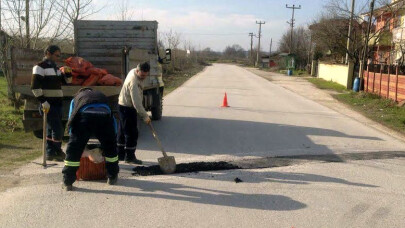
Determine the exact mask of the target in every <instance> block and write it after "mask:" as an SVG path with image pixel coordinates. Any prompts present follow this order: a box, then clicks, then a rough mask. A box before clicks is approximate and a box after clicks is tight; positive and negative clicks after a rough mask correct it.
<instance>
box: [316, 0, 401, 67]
mask: <svg viewBox="0 0 405 228" xmlns="http://www.w3.org/2000/svg"><path fill="white" fill-rule="evenodd" d="M348 3H349V2H347V1H339V0H329V2H328V3H327V4H326V5H325V12H324V13H323V15H321V17H320V18H319V19H318V20H316V21H315V22H314V23H313V24H312V25H311V26H310V29H311V31H312V34H313V40H314V42H315V44H316V48H317V50H319V51H323V52H330V53H331V57H332V58H334V59H335V61H338V62H339V58H341V57H342V56H344V55H346V53H347V54H348V56H349V58H350V59H351V60H352V61H354V62H355V63H359V60H360V59H361V58H362V52H363V49H364V48H365V44H366V43H367V44H368V45H369V46H372V47H375V46H376V45H377V44H378V43H379V42H380V41H382V40H383V39H384V37H386V35H387V34H388V33H389V30H390V29H389V28H390V26H392V23H396V22H395V20H396V18H395V15H396V14H397V12H398V10H400V8H399V7H397V6H395V4H391V3H390V2H389V1H388V0H379V1H377V3H376V7H377V10H376V11H375V15H374V17H373V19H372V31H371V34H370V36H369V39H368V40H367V42H365V39H364V38H365V37H366V32H367V24H368V17H369V15H368V13H367V11H368V10H369V9H368V3H369V1H363V4H358V5H357V8H356V9H355V12H354V18H355V20H354V25H353V28H352V29H353V30H352V36H351V37H349V39H350V41H351V44H352V47H351V48H349V49H348V48H347V44H346V41H347V39H348V36H347V31H348V27H349V26H348V25H349V18H350V6H349V5H348ZM382 14H386V15H391V16H390V17H388V18H384V20H386V21H387V22H388V23H385V24H384V25H383V26H380V27H377V26H376V24H377V19H378V17H379V16H380V15H382ZM376 15H377V16H376ZM332 24H333V26H331V25H332ZM380 24H381V23H380ZM372 51H373V48H370V49H369V51H368V53H366V55H367V56H370V55H371V53H372Z"/></svg>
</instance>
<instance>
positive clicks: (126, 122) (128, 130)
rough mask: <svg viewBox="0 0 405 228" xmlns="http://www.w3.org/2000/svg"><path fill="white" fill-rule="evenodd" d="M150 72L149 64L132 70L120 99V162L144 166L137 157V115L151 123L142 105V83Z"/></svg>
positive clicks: (118, 139)
mask: <svg viewBox="0 0 405 228" xmlns="http://www.w3.org/2000/svg"><path fill="white" fill-rule="evenodd" d="M149 71H150V65H149V63H148V62H145V63H142V64H139V65H138V66H137V67H136V68H135V69H132V70H131V71H130V72H129V73H128V75H127V77H126V79H125V82H124V85H123V86H122V89H121V93H120V96H119V98H118V111H119V117H120V124H119V125H118V126H119V127H118V135H117V150H118V159H119V160H120V161H123V160H125V162H127V163H133V164H142V161H141V160H138V159H137V158H136V156H135V150H136V145H137V141H138V126H137V115H139V116H140V118H141V119H142V120H143V121H144V122H145V123H146V124H149V123H150V122H151V119H150V118H149V115H148V113H147V112H146V111H145V108H144V107H143V104H142V99H143V86H142V81H143V80H144V79H145V78H146V77H147V76H148V75H149Z"/></svg>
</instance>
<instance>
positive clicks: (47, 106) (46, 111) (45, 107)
mask: <svg viewBox="0 0 405 228" xmlns="http://www.w3.org/2000/svg"><path fill="white" fill-rule="evenodd" d="M49 109H51V105H50V104H49V103H48V101H45V102H44V103H42V111H44V112H45V113H48V112H49Z"/></svg>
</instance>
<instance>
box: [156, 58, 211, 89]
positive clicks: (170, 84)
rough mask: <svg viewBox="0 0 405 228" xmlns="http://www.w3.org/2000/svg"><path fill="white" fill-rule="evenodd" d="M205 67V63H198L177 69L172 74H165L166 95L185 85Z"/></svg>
mask: <svg viewBox="0 0 405 228" xmlns="http://www.w3.org/2000/svg"><path fill="white" fill-rule="evenodd" d="M204 68H205V66H204V65H201V64H196V65H195V66H194V67H192V68H190V69H188V70H184V71H177V72H175V73H172V74H170V75H163V82H164V83H165V90H164V94H163V95H164V96H165V95H167V94H169V93H171V92H172V91H173V90H175V89H176V88H178V87H180V86H181V85H183V84H184V83H185V82H186V81H187V80H189V79H190V78H191V77H193V76H194V75H196V74H197V73H199V72H201V71H202V70H203V69H204Z"/></svg>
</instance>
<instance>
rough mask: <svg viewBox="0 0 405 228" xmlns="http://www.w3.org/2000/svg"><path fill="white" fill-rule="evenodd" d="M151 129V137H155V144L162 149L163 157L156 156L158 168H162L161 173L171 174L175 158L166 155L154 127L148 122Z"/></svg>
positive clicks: (174, 167)
mask: <svg viewBox="0 0 405 228" xmlns="http://www.w3.org/2000/svg"><path fill="white" fill-rule="evenodd" d="M148 125H149V127H150V129H151V131H152V135H153V138H155V140H156V142H157V144H158V145H159V147H160V150H161V151H162V154H163V157H160V158H158V162H159V166H160V169H161V170H162V172H163V173H165V174H171V173H174V172H175V171H176V160H175V159H174V157H173V156H167V154H166V152H165V150H164V149H163V146H162V143H161V142H160V140H159V138H158V136H157V134H156V131H155V129H154V128H153V126H152V123H149V124H148Z"/></svg>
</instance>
